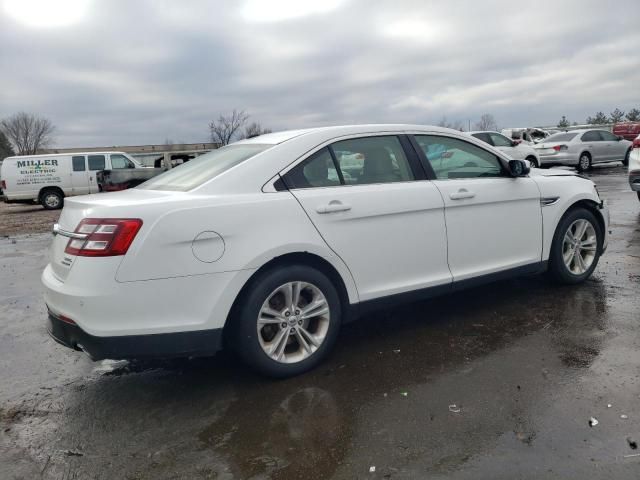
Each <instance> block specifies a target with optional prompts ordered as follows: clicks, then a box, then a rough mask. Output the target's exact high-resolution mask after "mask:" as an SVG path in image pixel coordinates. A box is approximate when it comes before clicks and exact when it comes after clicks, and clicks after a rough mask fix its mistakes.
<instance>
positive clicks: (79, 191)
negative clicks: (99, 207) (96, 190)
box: [71, 155, 90, 195]
mask: <svg viewBox="0 0 640 480" xmlns="http://www.w3.org/2000/svg"><path fill="white" fill-rule="evenodd" d="M71 188H72V192H73V194H74V195H86V194H88V193H89V192H90V190H89V174H88V172H87V157H86V155H73V156H72V157H71Z"/></svg>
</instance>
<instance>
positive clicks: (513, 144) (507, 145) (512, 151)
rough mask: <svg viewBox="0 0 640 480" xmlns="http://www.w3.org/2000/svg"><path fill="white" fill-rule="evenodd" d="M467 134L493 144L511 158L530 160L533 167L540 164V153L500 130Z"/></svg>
mask: <svg viewBox="0 0 640 480" xmlns="http://www.w3.org/2000/svg"><path fill="white" fill-rule="evenodd" d="M467 134H468V135H471V136H472V137H476V138H477V139H479V140H482V141H483V142H485V143H488V144H489V145H493V146H494V147H496V148H497V149H498V150H500V151H501V152H504V153H506V154H507V155H508V156H509V157H511V158H515V159H519V160H528V161H529V163H531V166H532V167H539V166H540V157H538V153H537V152H536V150H535V149H534V148H533V147H532V146H531V145H529V144H527V143H524V142H520V141H516V140H511V139H510V138H507V137H505V136H504V135H502V134H501V133H498V132H490V131H487V132H468V133H467Z"/></svg>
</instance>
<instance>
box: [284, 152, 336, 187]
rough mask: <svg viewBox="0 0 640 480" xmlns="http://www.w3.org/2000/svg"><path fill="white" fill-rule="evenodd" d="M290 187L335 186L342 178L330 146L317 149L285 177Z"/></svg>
mask: <svg viewBox="0 0 640 480" xmlns="http://www.w3.org/2000/svg"><path fill="white" fill-rule="evenodd" d="M284 180H285V183H286V185H287V186H288V187H289V188H313V187H335V186H336V185H340V178H339V176H338V172H337V170H336V167H335V164H334V163H333V158H332V157H331V153H329V149H328V148H323V149H322V150H319V151H317V152H316V153H314V154H313V155H311V156H310V157H309V158H307V159H306V160H304V161H303V162H302V163H300V164H299V165H297V166H296V167H295V168H294V169H293V170H291V171H290V172H289V173H287V174H286V175H285V177H284Z"/></svg>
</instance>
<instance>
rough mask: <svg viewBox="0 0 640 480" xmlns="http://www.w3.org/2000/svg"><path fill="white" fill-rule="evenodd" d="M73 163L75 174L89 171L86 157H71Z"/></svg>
mask: <svg viewBox="0 0 640 480" xmlns="http://www.w3.org/2000/svg"><path fill="white" fill-rule="evenodd" d="M71 162H72V163H73V171H74V172H84V171H85V170H86V169H87V163H86V161H85V158H84V155H82V156H75V157H71Z"/></svg>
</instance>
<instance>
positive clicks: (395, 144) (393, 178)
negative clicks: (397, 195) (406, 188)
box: [331, 136, 415, 185]
mask: <svg viewBox="0 0 640 480" xmlns="http://www.w3.org/2000/svg"><path fill="white" fill-rule="evenodd" d="M331 148H332V149H333V153H334V154H335V157H336V161H337V162H338V167H339V168H340V172H341V173H342V177H343V179H344V183H345V184H347V185H349V184H351V185H368V184H372V183H393V182H407V181H410V180H414V178H415V177H414V175H413V172H412V171H411V167H410V166H409V162H408V161H407V157H406V156H405V155H404V150H403V149H402V145H401V144H400V140H399V139H398V137H395V136H385V137H364V138H354V139H352V140H343V141H341V142H336V143H334V144H333V145H331Z"/></svg>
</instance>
